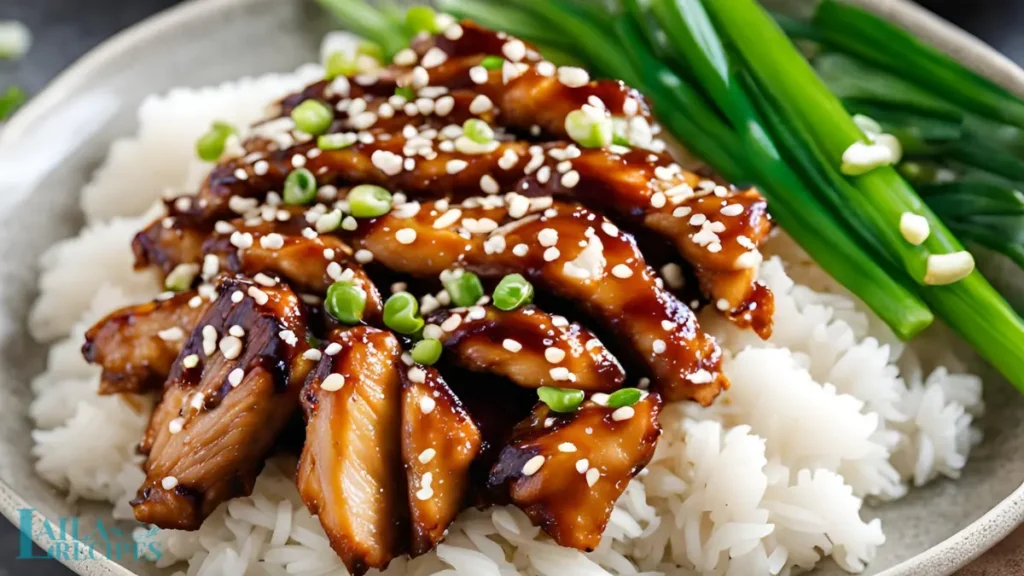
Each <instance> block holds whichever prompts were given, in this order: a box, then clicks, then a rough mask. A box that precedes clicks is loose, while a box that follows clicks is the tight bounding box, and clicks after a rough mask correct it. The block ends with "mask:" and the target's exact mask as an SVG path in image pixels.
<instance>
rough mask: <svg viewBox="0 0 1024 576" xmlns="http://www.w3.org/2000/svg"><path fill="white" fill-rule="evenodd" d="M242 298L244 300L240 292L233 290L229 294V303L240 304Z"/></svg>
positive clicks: (243, 295)
mask: <svg viewBox="0 0 1024 576" xmlns="http://www.w3.org/2000/svg"><path fill="white" fill-rule="evenodd" d="M243 298H245V294H242V291H241V290H235V291H234V292H232V293H231V301H232V302H234V303H235V304H238V303H239V302H241V301H242V299H243Z"/></svg>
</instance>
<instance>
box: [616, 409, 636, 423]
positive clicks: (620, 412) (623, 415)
mask: <svg viewBox="0 0 1024 576" xmlns="http://www.w3.org/2000/svg"><path fill="white" fill-rule="evenodd" d="M634 414H636V411H635V410H633V407H632V406H623V407H621V408H616V410H615V412H612V420H614V421H616V422H622V421H623V420H629V419H630V418H632V417H633V415H634Z"/></svg>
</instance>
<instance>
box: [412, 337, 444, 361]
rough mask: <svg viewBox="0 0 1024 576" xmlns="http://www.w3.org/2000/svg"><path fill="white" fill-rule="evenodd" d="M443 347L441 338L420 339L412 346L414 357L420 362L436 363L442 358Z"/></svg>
mask: <svg viewBox="0 0 1024 576" xmlns="http://www.w3.org/2000/svg"><path fill="white" fill-rule="evenodd" d="M442 349H443V347H442V346H441V341H440V340H435V339H433V338H427V339H425V340H420V341H419V342H417V343H416V344H415V345H414V346H413V347H412V359H413V360H415V361H416V362H419V363H420V364H427V365H430V364H434V363H436V362H437V361H438V360H439V359H440V358H441V350H442Z"/></svg>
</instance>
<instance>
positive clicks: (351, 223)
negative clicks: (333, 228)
mask: <svg viewBox="0 0 1024 576" xmlns="http://www.w3.org/2000/svg"><path fill="white" fill-rule="evenodd" d="M358 227H359V223H358V222H356V219H355V218H353V217H352V216H345V218H343V219H342V221H341V229H342V230H347V231H349V232H352V231H354V230H355V229H357V228H358Z"/></svg>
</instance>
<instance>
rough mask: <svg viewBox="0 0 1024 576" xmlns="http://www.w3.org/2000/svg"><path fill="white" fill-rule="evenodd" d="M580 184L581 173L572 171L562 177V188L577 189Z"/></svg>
mask: <svg viewBox="0 0 1024 576" xmlns="http://www.w3.org/2000/svg"><path fill="white" fill-rule="evenodd" d="M579 183H580V173H579V172H577V171H575V170H570V171H568V172H566V173H565V174H563V175H562V186H565V187H566V188H575V187H576V185H577V184H579Z"/></svg>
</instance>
